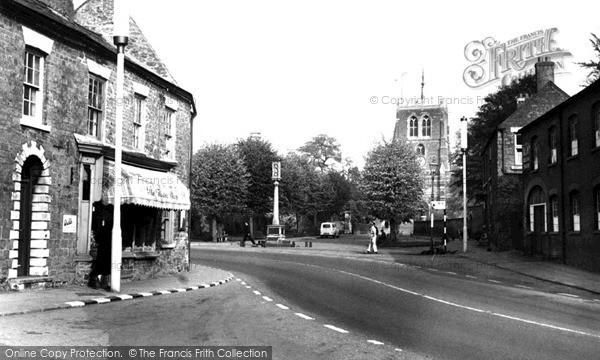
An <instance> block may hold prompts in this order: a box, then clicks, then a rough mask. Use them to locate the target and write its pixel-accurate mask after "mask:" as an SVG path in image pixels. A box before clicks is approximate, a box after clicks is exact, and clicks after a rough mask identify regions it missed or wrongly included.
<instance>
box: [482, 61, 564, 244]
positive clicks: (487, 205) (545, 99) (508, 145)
mask: <svg viewBox="0 0 600 360" xmlns="http://www.w3.org/2000/svg"><path fill="white" fill-rule="evenodd" d="M535 71H536V87H537V92H536V93H535V94H533V95H532V96H531V97H529V96H524V97H521V98H519V99H517V110H515V112H514V113H512V114H511V115H510V116H509V117H508V118H507V119H506V120H505V121H504V122H502V123H501V124H500V125H499V126H498V127H497V128H496V130H495V131H494V132H493V133H492V135H491V136H490V138H489V140H488V142H487V143H486V146H485V147H484V149H483V151H482V154H483V161H484V163H483V173H484V183H483V190H484V192H485V194H486V199H485V201H484V212H483V214H484V227H485V229H484V231H485V234H486V235H487V237H488V239H489V241H490V246H491V247H493V248H496V249H500V250H506V249H509V248H513V249H522V248H523V223H522V220H521V219H522V218H523V214H522V210H521V209H522V198H521V195H520V194H521V189H522V188H523V180H522V177H523V175H522V173H523V169H522V156H523V155H522V151H523V149H522V141H521V139H520V135H519V133H518V131H519V130H520V129H521V127H523V126H525V125H527V124H528V123H530V122H531V121H533V120H535V119H536V118H537V117H539V116H540V115H542V114H544V113H545V112H547V111H549V110H550V109H552V108H553V107H555V106H556V105H558V104H560V103H561V102H563V101H564V100H566V99H567V98H568V97H569V96H568V95H567V94H566V93H565V92H564V91H562V90H561V89H560V88H559V87H558V86H556V85H555V84H554V63H553V62H551V61H539V62H537V63H536V64H535Z"/></svg>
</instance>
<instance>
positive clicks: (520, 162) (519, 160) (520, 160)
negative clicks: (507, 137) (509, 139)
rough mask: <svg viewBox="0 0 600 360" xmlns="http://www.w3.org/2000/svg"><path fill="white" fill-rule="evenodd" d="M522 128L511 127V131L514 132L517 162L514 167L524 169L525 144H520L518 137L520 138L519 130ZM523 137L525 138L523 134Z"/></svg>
mask: <svg viewBox="0 0 600 360" xmlns="http://www.w3.org/2000/svg"><path fill="white" fill-rule="evenodd" d="M519 130H521V128H520V127H511V128H510V132H511V133H512V134H513V142H514V152H515V163H514V169H522V168H523V144H522V143H521V144H518V142H517V139H518V138H519V134H517V132H519ZM521 138H523V137H522V136H521Z"/></svg>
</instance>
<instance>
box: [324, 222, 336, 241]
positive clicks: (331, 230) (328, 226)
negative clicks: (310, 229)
mask: <svg viewBox="0 0 600 360" xmlns="http://www.w3.org/2000/svg"><path fill="white" fill-rule="evenodd" d="M320 235H321V238H324V237H337V238H339V237H340V229H339V228H338V226H337V225H336V224H335V223H333V222H324V223H321V231H320Z"/></svg>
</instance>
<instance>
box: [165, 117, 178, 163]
mask: <svg viewBox="0 0 600 360" xmlns="http://www.w3.org/2000/svg"><path fill="white" fill-rule="evenodd" d="M176 124H177V122H176V112H175V111H173V110H172V109H170V108H169V107H165V109H164V126H165V155H166V158H167V159H169V160H175V149H176V147H175V143H176V136H175V135H176V134H177V128H176Z"/></svg>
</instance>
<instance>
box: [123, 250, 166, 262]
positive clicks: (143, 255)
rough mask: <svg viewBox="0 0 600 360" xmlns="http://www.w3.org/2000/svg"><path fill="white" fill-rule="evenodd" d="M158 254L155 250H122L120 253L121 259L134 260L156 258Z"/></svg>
mask: <svg viewBox="0 0 600 360" xmlns="http://www.w3.org/2000/svg"><path fill="white" fill-rule="evenodd" d="M159 256H160V254H159V253H157V252H155V251H136V252H131V251H128V250H126V251H123V252H122V253H121V258H122V259H135V260H143V259H156V258H157V257H159Z"/></svg>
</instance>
